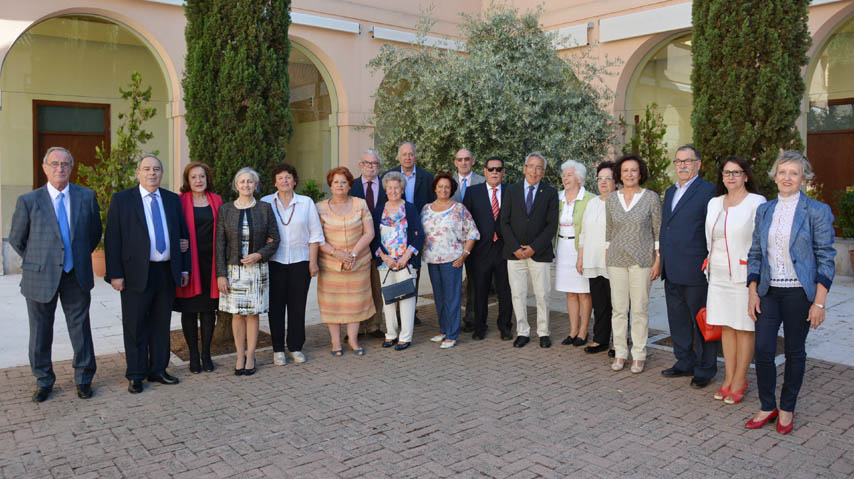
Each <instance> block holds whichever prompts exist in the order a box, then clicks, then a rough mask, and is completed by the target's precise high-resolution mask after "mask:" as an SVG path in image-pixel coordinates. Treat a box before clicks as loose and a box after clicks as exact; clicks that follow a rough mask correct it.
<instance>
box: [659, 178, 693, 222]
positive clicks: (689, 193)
mask: <svg viewBox="0 0 854 479" xmlns="http://www.w3.org/2000/svg"><path fill="white" fill-rule="evenodd" d="M700 181H701V178H699V176H698V177H697V179H695V180H694V182H693V183H691V186H689V187H688V189H687V190H686V191H685V194H683V195H682V198H679V203H676V208H675V209H674V210H673V211H671V212H670V216H669V217H668V218H667V222H668V223H669V222H670V220H671V219H672V218H673V216H674V215H675V214H676V212H677V211H679V210H680V209H681V208H682V206H683V205H684V204H685V203H687V202H688V200H690V199H691V197H692V196H694V194H695V193H697V188H699V187H700ZM673 194H674V195H675V194H676V189H675V188H674V189H673ZM667 204H668V205H671V204H673V196H672V195H671V197H670V201H668V202H667ZM668 208H669V206H668Z"/></svg>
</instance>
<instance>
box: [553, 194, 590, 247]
mask: <svg viewBox="0 0 854 479" xmlns="http://www.w3.org/2000/svg"><path fill="white" fill-rule="evenodd" d="M584 193H585V190H584V187H583V186H582V187H581V188H579V189H578V194H577V195H575V198H573V199H572V201H570V202H567V201H566V189H563V190H561V192H560V194H559V195H558V201H560V202H561V203H563V204H564V206H563V208H561V213H562V214H561V217H560V218H558V234H560V235H561V236H572V237H575V225H574V224H573V217H572V215H573V212H574V211H575V202H576V201H579V200H583V199H584Z"/></svg>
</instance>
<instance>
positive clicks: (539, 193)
mask: <svg viewBox="0 0 854 479" xmlns="http://www.w3.org/2000/svg"><path fill="white" fill-rule="evenodd" d="M524 185H525V183H524V182H523V183H522V190H523V191H524V189H525V187H524ZM545 186H546V184H545V183H543V180H540V185H539V186H538V187H537V189H536V191H534V203H533V204H532V205H531V214H534V212H535V211H537V207H538V206H539V205H540V203H542V202H543V201H546V200H545V199H544V198H545V195H544V193H545V192H546V191H545ZM525 194H526V193H523V194H522V204H523V205H524V204H525ZM528 216H530V215H528Z"/></svg>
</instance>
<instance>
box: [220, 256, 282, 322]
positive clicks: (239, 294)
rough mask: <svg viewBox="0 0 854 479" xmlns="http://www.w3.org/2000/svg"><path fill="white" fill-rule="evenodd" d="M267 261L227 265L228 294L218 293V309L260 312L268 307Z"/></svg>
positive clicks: (229, 311)
mask: <svg viewBox="0 0 854 479" xmlns="http://www.w3.org/2000/svg"><path fill="white" fill-rule="evenodd" d="M269 277H270V268H269V266H268V265H267V263H255V264H253V265H250V266H244V265H242V264H230V265H228V294H220V295H219V310H220V311H224V312H226V313H231V314H240V315H247V314H261V313H266V312H267V311H269V309H270V295H269V294H268V289H269V287H268V283H269Z"/></svg>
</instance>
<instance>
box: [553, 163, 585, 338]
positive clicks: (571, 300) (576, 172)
mask: <svg viewBox="0 0 854 479" xmlns="http://www.w3.org/2000/svg"><path fill="white" fill-rule="evenodd" d="M560 170H561V174H560V178H561V181H562V182H563V188H564V189H563V191H561V192H560V194H559V195H558V200H559V201H558V221H559V226H558V230H557V236H556V237H555V246H556V248H555V249H556V251H557V254H556V255H555V259H556V261H555V264H556V266H555V290H557V291H563V292H564V293H566V310H567V313H569V336H567V337H566V339H564V340H563V341H561V344H564V345H569V344H571V345H573V346H576V347H577V346H584V345H585V344H587V326H588V324H589V323H590V312H591V310H592V309H593V303H592V301H591V300H590V282H589V281H588V280H587V278H585V277H584V276H582V275H581V274H580V273H579V272H578V270H577V268H576V263H577V262H578V236H579V235H580V234H581V219H582V218H583V217H584V210H585V208H587V203H588V202H589V201H590V200H591V199H592V198H593V197H594V196H593V194H592V193H589V192H587V191H585V190H584V186H583V184H584V177H585V175H586V174H587V168H585V167H584V165H582V164H581V163H579V162H577V161H573V160H567V161H566V162H564V163H563V164H562V165H560Z"/></svg>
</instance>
